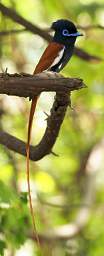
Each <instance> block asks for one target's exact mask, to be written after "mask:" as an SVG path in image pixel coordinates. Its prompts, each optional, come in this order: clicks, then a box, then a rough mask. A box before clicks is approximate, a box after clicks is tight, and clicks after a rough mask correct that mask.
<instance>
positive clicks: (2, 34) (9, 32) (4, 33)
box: [0, 28, 26, 36]
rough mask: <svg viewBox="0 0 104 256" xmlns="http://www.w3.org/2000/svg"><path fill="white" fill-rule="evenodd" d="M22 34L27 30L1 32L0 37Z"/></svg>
mask: <svg viewBox="0 0 104 256" xmlns="http://www.w3.org/2000/svg"><path fill="white" fill-rule="evenodd" d="M22 32H26V29H25V28H22V29H11V30H5V31H0V36H8V35H12V34H19V33H22Z"/></svg>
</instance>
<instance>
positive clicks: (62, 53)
mask: <svg viewBox="0 0 104 256" xmlns="http://www.w3.org/2000/svg"><path fill="white" fill-rule="evenodd" d="M64 50H65V47H63V49H62V50H60V51H59V53H58V56H57V57H56V58H55V59H54V61H53V63H52V64H51V66H50V67H49V69H50V68H52V67H53V66H55V65H56V64H58V63H59V62H60V60H61V59H62V57H63V55H64Z"/></svg>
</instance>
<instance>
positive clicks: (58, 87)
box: [0, 72, 82, 98]
mask: <svg viewBox="0 0 104 256" xmlns="http://www.w3.org/2000/svg"><path fill="white" fill-rule="evenodd" d="M81 87H82V80H81V79H76V78H73V79H72V78H65V77H63V76H62V75H59V74H57V73H53V72H43V73H41V74H37V75H29V74H26V73H21V74H17V73H15V74H8V73H5V72H4V73H0V94H8V95H15V96H19V97H31V98H32V97H34V95H38V94H40V93H41V92H43V91H50V92H53V91H56V92H59V93H60V92H63V93H67V92H69V91H73V90H77V89H79V88H81Z"/></svg>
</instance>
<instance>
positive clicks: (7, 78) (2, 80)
mask: <svg viewBox="0 0 104 256" xmlns="http://www.w3.org/2000/svg"><path fill="white" fill-rule="evenodd" d="M83 87H84V84H83V82H82V80H81V79H72V78H64V77H63V76H61V75H59V74H53V73H51V72H46V73H41V74H38V75H34V76H33V75H26V74H25V75H23V74H22V75H19V74H14V75H10V74H1V75H0V93H6V94H9V95H16V96H21V97H27V96H29V97H33V96H34V95H36V94H39V93H41V92H42V91H56V98H55V101H54V104H53V107H52V109H51V115H50V116H49V117H48V119H47V128H46V131H45V134H44V136H43V138H42V140H41V141H40V143H39V144H38V145H37V146H35V147H34V146H30V159H31V160H33V161H37V160H40V159H41V158H42V157H44V156H45V155H47V154H49V153H51V149H52V147H53V145H54V143H55V141H56V139H57V136H58V134H59V130H60V126H61V124H62V122H63V119H64V116H65V112H66V109H67V107H68V105H69V102H70V97H69V96H68V94H70V92H71V91H73V90H78V89H80V88H83ZM0 143H1V144H2V145H4V146H6V147H8V148H9V149H10V150H13V151H15V152H17V153H19V154H22V155H24V156H26V144H25V143H24V142H23V141H22V140H19V139H17V138H15V137H14V136H12V135H10V134H8V133H6V132H3V131H1V132H0Z"/></svg>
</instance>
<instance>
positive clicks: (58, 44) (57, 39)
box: [26, 19, 82, 245]
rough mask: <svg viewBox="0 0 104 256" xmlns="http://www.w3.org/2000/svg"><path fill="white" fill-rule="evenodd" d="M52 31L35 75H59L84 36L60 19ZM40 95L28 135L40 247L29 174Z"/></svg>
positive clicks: (33, 108)
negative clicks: (33, 124)
mask: <svg viewBox="0 0 104 256" xmlns="http://www.w3.org/2000/svg"><path fill="white" fill-rule="evenodd" d="M51 30H53V31H54V36H53V38H52V41H51V42H50V43H49V44H48V46H47V48H46V49H45V51H44V53H43V54H42V56H41V58H40V60H39V62H38V64H37V65H36V68H35V70H34V73H33V74H34V75H35V74H38V73H41V72H43V71H51V72H57V73H59V72H60V71H61V70H62V69H63V68H64V67H65V66H66V64H67V63H68V62H69V60H70V58H71V57H72V55H73V51H74V45H75V41H76V39H77V37H79V36H82V33H81V32H79V31H77V28H76V26H75V24H74V23H73V22H72V21H70V20H66V19H59V20H57V21H55V22H53V23H52V25H51ZM38 98H39V95H37V96H34V97H33V98H32V103H31V109H30V115H29V122H28V135H27V147H26V157H27V183H28V195H29V203H30V210H31V215H32V221H33V227H34V232H35V237H36V239H37V242H38V245H39V238H38V235H37V229H36V224H35V217H34V211H33V207H32V199H31V190H30V174H29V172H30V171H29V155H30V140H31V130H32V123H33V117H34V113H35V109H36V105H37V101H38Z"/></svg>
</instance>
